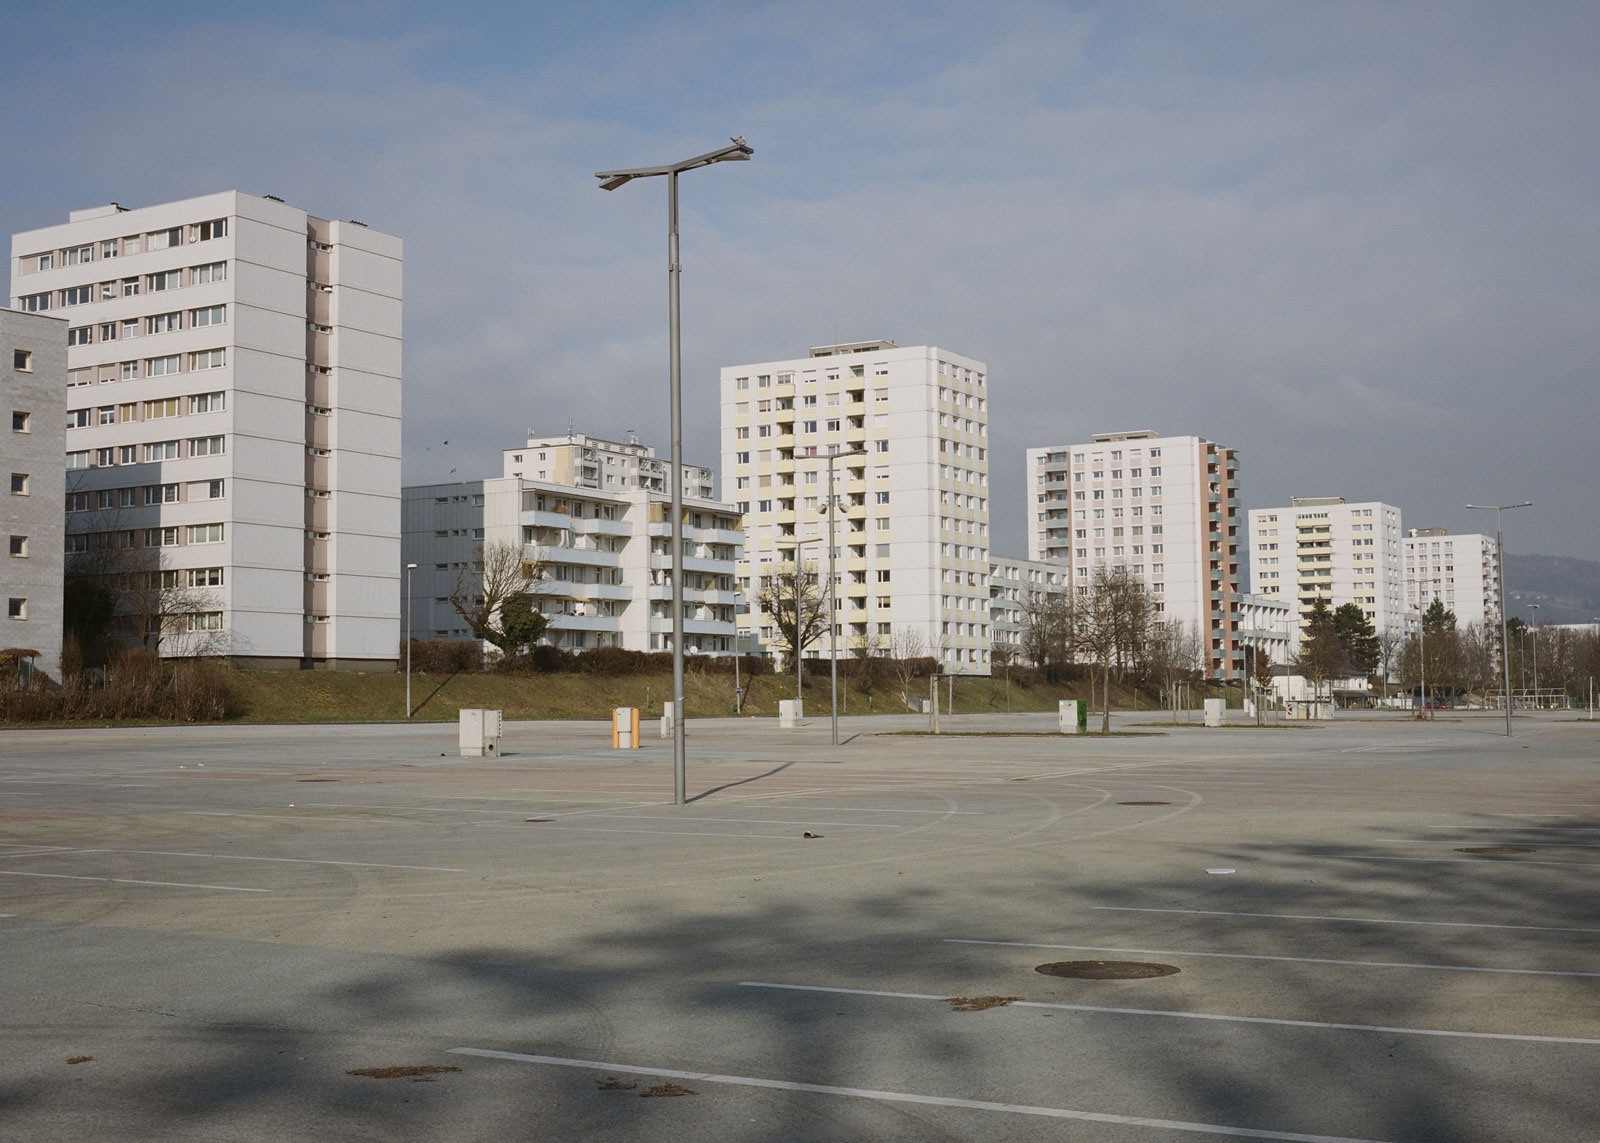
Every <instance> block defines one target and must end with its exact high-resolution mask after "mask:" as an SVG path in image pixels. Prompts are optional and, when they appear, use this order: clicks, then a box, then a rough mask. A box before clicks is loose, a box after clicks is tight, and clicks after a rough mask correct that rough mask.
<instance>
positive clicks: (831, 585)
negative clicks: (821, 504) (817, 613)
mask: <svg viewBox="0 0 1600 1143" xmlns="http://www.w3.org/2000/svg"><path fill="white" fill-rule="evenodd" d="M838 459H839V454H838V453H830V454H829V455H828V697H829V702H830V703H831V705H832V711H831V714H830V721H831V723H832V726H833V744H834V745H835V746H837V745H839V638H838V629H837V625H836V624H837V620H838V618H839V610H838V608H839V595H838V593H839V587H838V581H837V580H836V579H835V578H834V568H833V526H834V525H833V512H834V503H833V462H834V461H836V460H838Z"/></svg>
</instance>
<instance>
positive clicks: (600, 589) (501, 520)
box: [402, 476, 743, 655]
mask: <svg viewBox="0 0 1600 1143" xmlns="http://www.w3.org/2000/svg"><path fill="white" fill-rule="evenodd" d="M671 507H672V505H671V496H670V495H669V494H668V493H665V492H654V491H648V490H643V489H633V490H626V491H624V490H618V491H605V490H599V489H591V488H583V487H575V486H572V485H567V484H557V483H555V482H552V481H538V480H526V479H523V478H522V477H517V476H507V477H498V478H494V479H490V480H481V481H470V482H465V483H457V484H428V485H416V486H411V487H407V488H406V489H405V493H404V507H403V513H402V515H403V520H404V533H403V535H404V542H403V556H404V562H405V563H406V564H416V565H417V566H416V568H415V570H414V571H412V572H411V575H412V577H413V578H412V582H411V585H410V589H409V593H410V606H411V609H412V610H411V614H412V627H411V629H412V634H413V637H414V638H416V639H470V638H472V632H471V631H470V630H469V629H468V628H467V626H466V622H465V620H463V619H462V617H461V615H460V613H459V612H457V611H456V609H455V608H454V606H452V604H451V602H450V598H451V595H452V594H453V593H455V592H457V591H458V590H463V591H466V590H475V589H476V587H477V584H478V583H480V582H481V568H482V564H481V560H482V558H483V551H484V548H485V546H487V545H510V546H512V547H514V548H515V549H516V550H517V551H518V552H519V553H520V554H521V556H522V559H523V561H524V564H525V566H526V567H527V568H528V570H529V571H530V572H531V573H532V578H531V579H530V580H529V581H528V591H529V592H530V593H531V594H532V595H533V596H534V604H535V606H536V607H537V608H538V610H539V611H540V612H541V613H542V614H543V615H545V617H546V618H547V619H548V621H549V623H548V626H547V627H546V629H545V633H544V635H543V637H542V638H541V640H540V641H541V642H542V643H545V644H548V645H551V646H555V647H560V648H562V649H564V650H569V651H582V650H586V649H588V648H592V647H622V648H625V649H627V650H632V651H670V650H671V649H672V612H671V603H672V555H671V551H672V549H671V533H672V525H671V520H672V516H671ZM683 511H684V528H683V541H684V556H683V574H684V650H685V651H686V652H688V653H689V654H706V655H721V654H732V653H733V650H734V611H735V606H736V602H737V599H736V589H735V582H734V570H735V560H736V556H737V554H738V550H739V544H740V543H741V542H742V541H743V533H742V532H741V531H740V528H739V518H738V515H737V513H736V512H735V510H734V509H733V508H732V506H731V505H728V504H719V503H717V502H715V501H710V500H703V499H699V498H685V500H684V502H683Z"/></svg>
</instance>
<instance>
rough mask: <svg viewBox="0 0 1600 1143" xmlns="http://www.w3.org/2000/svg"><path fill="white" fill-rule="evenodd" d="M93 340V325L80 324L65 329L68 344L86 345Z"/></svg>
mask: <svg viewBox="0 0 1600 1143" xmlns="http://www.w3.org/2000/svg"><path fill="white" fill-rule="evenodd" d="M92 341H94V327H93V326H87V325H80V326H79V327H78V328H77V329H69V330H67V344H68V345H88V344H89V343H90V342H92Z"/></svg>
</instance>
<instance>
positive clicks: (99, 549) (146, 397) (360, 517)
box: [11, 191, 401, 668]
mask: <svg viewBox="0 0 1600 1143" xmlns="http://www.w3.org/2000/svg"><path fill="white" fill-rule="evenodd" d="M11 292H12V295H13V297H14V298H15V302H16V305H17V307H18V308H20V309H24V310H29V311H34V312H48V313H50V314H52V315H55V316H60V317H64V318H66V319H67V321H68V331H67V340H68V345H69V348H68V350H67V369H68V373H67V386H68V388H67V425H68V428H67V440H66V458H65V459H66V470H67V487H66V508H67V549H68V554H69V559H70V558H72V556H73V555H86V556H87V555H91V554H92V553H101V554H102V555H104V554H106V553H110V554H114V555H115V556H116V558H117V559H118V560H120V561H121V562H124V563H129V564H136V565H137V566H138V567H139V568H140V569H141V570H142V573H143V574H146V575H148V576H150V577H151V584H152V586H153V588H158V589H159V592H160V600H159V601H158V602H157V605H156V610H157V611H158V612H159V614H158V615H157V616H156V617H155V618H156V621H157V622H158V623H159V629H160V630H161V632H162V635H163V638H162V643H161V646H162V651H163V653H164V654H167V653H171V654H186V653H196V652H199V651H203V652H204V653H208V654H212V653H216V654H224V655H227V656H229V657H230V658H231V659H232V660H233V661H234V662H235V663H238V664H241V665H249V666H276V667H302V666H304V667H355V668H372V667H379V668H381V667H388V666H393V664H394V663H395V661H396V654H397V650H398V643H399V596H400V375H401V374H400V364H401V363H400V345H401V340H400V339H401V314H400V310H401V244H400V240H399V239H398V238H396V237H394V236H393V235H389V234H383V233H381V232H379V231H376V230H371V229H369V228H368V227H367V226H365V225H364V224H362V223H359V222H354V221H349V222H339V221H332V220H328V219H322V218H316V217H314V216H311V215H309V214H307V213H306V212H305V211H304V210H301V209H299V208H297V207H293V206H289V205H287V204H286V203H284V202H282V201H281V200H279V199H276V198H273V197H271V196H267V197H264V198H258V197H256V196H254V195H249V194H244V193H242V192H239V191H228V192H224V193H220V194H211V195H206V196H203V197H200V198H192V199H186V200H184V201H182V202H171V203H165V204H162V205H160V206H150V207H141V208H139V209H137V210H129V209H126V208H124V207H121V206H118V205H116V204H112V205H110V206H104V207H97V208H94V209H91V210H79V211H73V212H72V214H71V216H70V218H69V220H68V221H67V222H66V223H64V224H62V225H58V226H51V227H46V228H44V229H41V230H32V231H28V232H25V233H22V234H17V235H14V236H13V237H12V240H11ZM144 619H145V628H144V630H143V631H142V632H139V633H138V634H142V635H143V636H144V637H146V638H147V639H148V637H149V626H150V624H149V620H150V617H149V616H145V617H144Z"/></svg>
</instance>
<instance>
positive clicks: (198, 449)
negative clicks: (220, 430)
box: [189, 437, 227, 456]
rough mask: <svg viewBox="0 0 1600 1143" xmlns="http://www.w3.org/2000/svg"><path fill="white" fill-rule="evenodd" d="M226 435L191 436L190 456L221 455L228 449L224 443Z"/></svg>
mask: <svg viewBox="0 0 1600 1143" xmlns="http://www.w3.org/2000/svg"><path fill="white" fill-rule="evenodd" d="M226 442H227V438H226V437H191V438H189V455H190V456H221V455H222V454H223V453H224V452H226V451H227V449H226V448H225V447H224V445H225V444H226Z"/></svg>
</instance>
